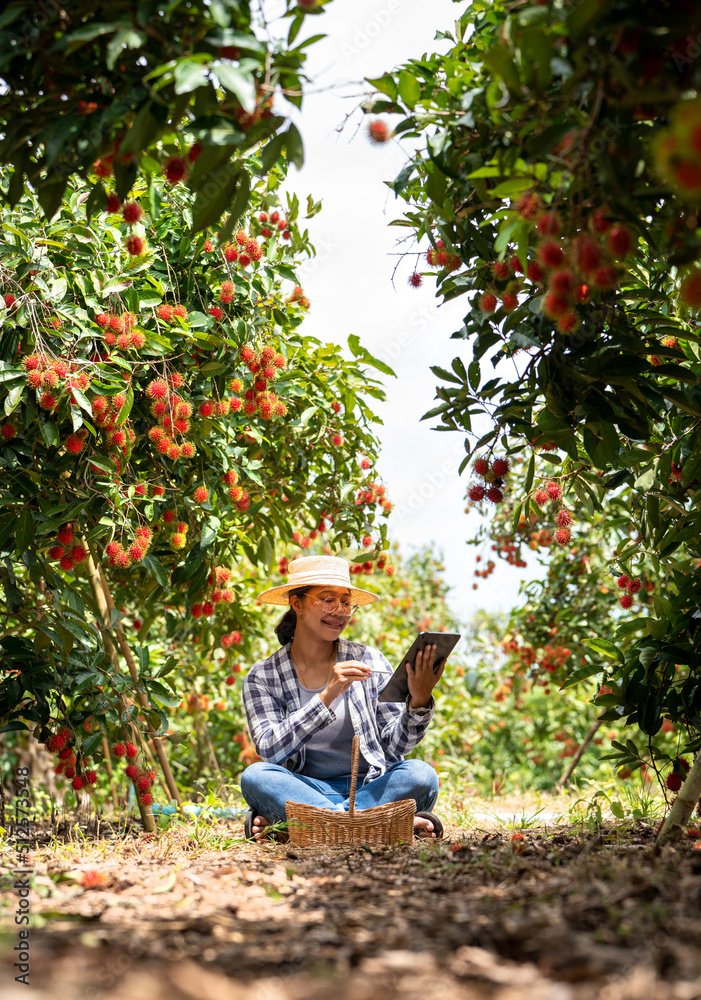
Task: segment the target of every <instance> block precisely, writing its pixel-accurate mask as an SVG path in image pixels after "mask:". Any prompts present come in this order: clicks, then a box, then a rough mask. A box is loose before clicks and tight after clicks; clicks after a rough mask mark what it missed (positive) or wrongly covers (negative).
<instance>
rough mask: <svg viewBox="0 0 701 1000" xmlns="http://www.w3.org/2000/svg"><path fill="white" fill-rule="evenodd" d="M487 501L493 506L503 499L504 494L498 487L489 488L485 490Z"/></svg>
mask: <svg viewBox="0 0 701 1000" xmlns="http://www.w3.org/2000/svg"><path fill="white" fill-rule="evenodd" d="M487 499H488V500H489V501H491V503H494V504H497V503H501V502H502V500H503V499H504V494H503V493H502V491H501V490H500V489H499V487H498V486H490V487H489V489H488V490H487Z"/></svg>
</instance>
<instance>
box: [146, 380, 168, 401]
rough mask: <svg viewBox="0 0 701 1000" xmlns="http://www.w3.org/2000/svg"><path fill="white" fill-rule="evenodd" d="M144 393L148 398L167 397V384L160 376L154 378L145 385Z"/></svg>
mask: <svg viewBox="0 0 701 1000" xmlns="http://www.w3.org/2000/svg"><path fill="white" fill-rule="evenodd" d="M146 395H147V396H148V397H149V399H167V398H168V386H167V384H166V383H165V382H164V381H163V379H162V378H155V379H153V381H151V382H149V384H148V385H147V386H146Z"/></svg>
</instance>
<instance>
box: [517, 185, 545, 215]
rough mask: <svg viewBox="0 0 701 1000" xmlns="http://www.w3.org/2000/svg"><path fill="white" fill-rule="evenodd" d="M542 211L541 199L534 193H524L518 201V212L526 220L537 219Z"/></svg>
mask: <svg viewBox="0 0 701 1000" xmlns="http://www.w3.org/2000/svg"><path fill="white" fill-rule="evenodd" d="M540 209H541V204H540V198H539V197H538V195H537V194H536V193H535V192H534V191H524V192H523V194H520V195H519V196H518V199H517V200H516V211H517V212H519V213H520V215H522V216H523V218H524V219H535V217H536V216H537V215H538V213H539V212H540Z"/></svg>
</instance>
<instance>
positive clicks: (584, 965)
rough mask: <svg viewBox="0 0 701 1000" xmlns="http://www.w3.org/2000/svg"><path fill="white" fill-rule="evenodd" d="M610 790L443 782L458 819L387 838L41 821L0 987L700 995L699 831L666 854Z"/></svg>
mask: <svg viewBox="0 0 701 1000" xmlns="http://www.w3.org/2000/svg"><path fill="white" fill-rule="evenodd" d="M620 784H621V783H619V785H620ZM643 784H644V783H643V782H640V787H641V788H642V787H643ZM623 787H626V786H623ZM603 791H605V790H604V789H602V788H601V787H599V788H598V789H597V788H595V787H594V786H591V787H590V788H589V789H588V790H586V789H577V788H575V789H573V790H571V791H570V792H567V793H561V794H559V795H515V794H514V795H510V796H504V797H498V796H497V797H494V796H491V797H485V798H478V797H472V796H466V795H465V794H464V793H462V792H458V791H457V790H454V791H446V792H444V793H443V794H442V798H441V799H440V800H439V805H438V807H437V811H438V812H440V814H441V815H442V817H443V818H444V821H445V823H446V830H445V838H444V839H443V840H442V841H439V842H437V843H431V844H427V843H423V842H418V841H416V842H414V843H413V844H410V845H408V846H404V847H399V848H394V849H390V848H386V849H378V848H368V847H363V846H358V847H353V848H347V849H346V848H326V849H325V848H317V849H309V848H298V847H292V846H290V845H282V844H273V843H269V844H266V845H264V846H257V845H254V844H251V843H248V842H246V841H244V840H243V827H242V823H241V821H240V820H232V821H209V820H206V819H204V820H200V821H199V822H193V821H192V820H187V821H183V822H180V821H171V822H170V823H169V824H168V825H166V821H165V820H162V821H161V822H162V824H163V825H162V828H161V829H160V830H159V832H158V833H157V834H153V835H149V834H144V833H143V831H141V830H140V828H139V826H138V823H137V822H136V820H135V819H134V820H132V821H129V822H126V823H124V822H122V823H120V824H115V825H114V827H111V826H110V824H109V822H107V821H105V820H104V819H103V821H102V823H101V824H100V826H99V828H98V827H97V826H96V823H95V820H94V818H93V819H92V820H90V821H86V822H83V823H80V822H76V821H75V817H73V818H70V819H68V818H67V819H66V820H62V821H60V823H59V825H57V826H54V827H53V828H52V827H51V826H50V824H49V823H47V824H45V825H44V826H43V827H42V826H41V825H40V826H38V827H37V833H38V837H37V846H36V849H35V850H34V851H33V852H32V854H31V856H30V863H29V866H28V867H31V869H32V871H33V874H32V876H31V886H32V891H31V896H30V909H31V913H32V927H31V936H30V941H31V943H30V949H31V977H30V986H29V988H27V987H26V986H24V985H23V984H21V983H20V984H18V983H16V982H14V973H15V972H16V970H13V963H14V961H15V960H16V955H14V954H13V948H14V945H15V944H16V943H17V942H16V939H17V934H16V928H14V926H13V923H12V914H13V913H14V910H15V908H16V904H17V895H16V889H14V888H13V883H14V880H15V878H16V876H14V875H13V874H12V869H13V868H14V867H16V856H15V855H14V852H12V851H10V850H9V849H7V850H4V851H3V853H2V862H3V865H4V867H3V868H2V883H1V884H2V893H1V894H0V900H2V907H3V914H4V926H5V932H4V934H3V946H2V952H1V953H0V963H2V964H1V966H0V967H1V968H2V970H3V973H4V979H5V986H4V990H3V996H4V997H6V998H7V1000H15V998H19V997H23V998H26V997H29V998H30V1000H48V998H51V1000H64V998H65V1000H68V998H69V997H79V996H80V997H86V998H87V997H101V998H105V1000H135V998H137V997H138V998H141V997H149V1000H160V998H164V1000H165V998H168V1000H190V998H195V1000H239V998H241V1000H242V998H243V997H244V996H246V997H247V996H255V997H263V998H266V1000H268V998H269V1000H274V998H280V1000H287V998H290V1000H296V998H300V1000H301V998H305V1000H306V998H316V997H319V998H320V997H322V996H328V995H329V993H328V991H329V989H333V991H334V993H335V994H336V995H337V996H338V997H339V998H342V1000H355V998H361V997H362V998H363V1000H365V998H368V1000H375V998H377V1000H379V998H380V997H382V998H395V997H397V998H398V997H400V996H401V997H402V998H407V997H408V998H414V997H416V998H418V997H422V998H426V997H429V998H432V997H438V996H441V997H455V998H465V1000H467V998H468V997H469V998H474V997H479V998H482V997H496V998H499V1000H510V998H515V997H526V996H527V997H529V1000H534V998H537V1000H540V998H543V1000H584V998H592V1000H593V998H595V997H607V998H608V997H611V998H613V997H616V998H622V1000H623V998H627V1000H628V998H629V1000H634V998H638V997H640V998H643V997H644V998H646V1000H648V998H649V1000H658V998H659V1000H676V998H678V1000H683V998H685V1000H693V998H694V997H697V996H699V995H700V994H699V987H700V986H701V964H700V961H699V953H698V947H697V943H698V940H699V934H700V933H701V919H700V918H699V909H698V892H699V875H700V874H701V852H700V851H699V850H697V849H696V847H697V845H698V843H699V842H698V841H694V840H691V839H689V840H687V841H685V842H684V843H683V844H682V845H680V846H679V847H678V848H676V849H673V848H669V847H668V848H665V849H664V851H663V853H662V855H660V856H656V855H655V854H654V849H653V844H654V835H655V828H656V826H657V820H656V819H655V818H653V817H652V816H650V817H648V818H645V819H634V818H632V813H633V808H634V807H633V805H632V803H633V802H634V801H635V795H634V794H631V796H630V798H629V799H626V796H625V795H623V794H621V793H620V792H619V796H618V799H617V800H616V801H619V800H622V804H623V805H624V810H625V812H626V818H624V819H623V820H615V819H613V818H612V817H611V814H610V812H609V811H608V810H606V809H603V808H602V806H601V803H602V802H606V798H605V796H604V795H603V794H602V792H603ZM637 801H638V805H639V804H640V798H638V800H637ZM648 811H649V812H650V813H652V814H655V813H656V812H660V811H661V810H660V806H659V804H656V803H655V802H654V800H653V802H652V803H651V804H650V805H649V806H648ZM8 832H10V833H11V830H10V831H8ZM8 847H9V844H8Z"/></svg>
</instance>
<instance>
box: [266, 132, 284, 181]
mask: <svg viewBox="0 0 701 1000" xmlns="http://www.w3.org/2000/svg"><path fill="white" fill-rule="evenodd" d="M286 142H287V136H286V135H285V133H284V132H282V133H281V134H280V135H276V136H275V137H274V138H273V139H271V140H270V142H268V143H267V144H266V145H265V146H264V147H263V150H262V152H261V154H260V173H261V174H263V175H265V174H267V173H268V172H269V171H270V169H271V168H272V167H273V166H274V165H275V164H276V163H277V161H278V159H279V158H280V154H281V153H282V151H283V149H284V148H285V143H286Z"/></svg>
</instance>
